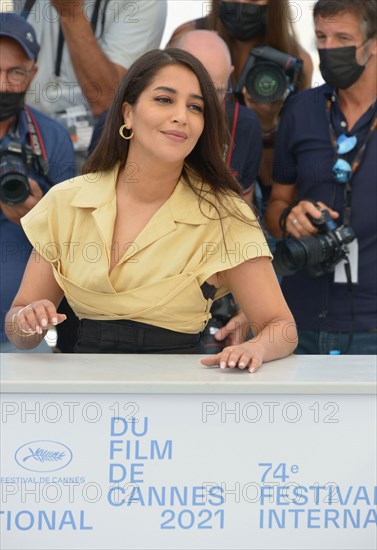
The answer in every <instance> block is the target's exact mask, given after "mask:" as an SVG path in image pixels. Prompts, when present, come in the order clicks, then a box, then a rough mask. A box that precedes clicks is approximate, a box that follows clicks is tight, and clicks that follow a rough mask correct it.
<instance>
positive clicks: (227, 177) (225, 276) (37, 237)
mask: <svg viewBox="0 0 377 550" xmlns="http://www.w3.org/2000/svg"><path fill="white" fill-rule="evenodd" d="M224 124H225V123H224V118H223V113H222V110H221V106H220V104H219V101H218V99H217V97H216V91H215V88H214V86H213V84H212V82H211V79H210V77H209V75H208V73H207V72H206V70H205V69H204V67H203V66H202V65H201V63H200V62H199V61H198V60H197V59H196V58H195V57H193V56H191V55H190V54H188V53H186V52H183V51H182V50H178V49H170V50H168V51H160V50H154V51H152V52H149V53H147V54H145V55H144V56H142V57H141V58H140V59H139V60H138V61H136V62H135V63H134V64H133V65H132V66H131V67H130V69H129V70H128V71H127V73H126V75H125V77H124V78H123V80H122V82H121V84H120V87H119V89H118V91H117V94H116V97H115V99H114V102H113V104H112V107H111V109H110V112H109V116H108V118H107V122H106V127H105V130H104V133H103V135H102V137H101V139H100V141H99V143H98V146H97V148H96V149H95V150H94V152H93V154H92V155H91V156H90V157H89V159H88V161H87V163H86V165H85V168H84V170H85V174H84V175H83V176H80V177H78V178H75V179H74V180H72V181H67V182H64V183H63V184H61V185H59V186H56V187H55V188H53V189H52V190H51V191H50V192H49V193H48V194H47V195H46V197H45V198H44V199H43V200H42V201H40V203H38V207H37V208H35V209H33V210H32V211H31V212H30V214H29V215H27V216H26V217H24V218H23V220H22V224H23V227H24V230H25V232H26V234H27V236H28V238H29V239H30V241H31V242H32V243H33V245H34V249H35V251H34V254H33V255H32V258H31V260H30V262H29V264H28V266H27V268H26V271H25V274H24V278H23V281H22V284H21V287H20V290H19V292H18V294H17V296H16V298H15V299H14V302H13V304H12V308H11V310H10V311H9V312H8V315H7V335H8V337H9V338H10V339H11V340H12V342H13V343H14V344H15V345H16V346H18V347H20V348H23V349H31V348H33V347H35V346H36V345H37V344H38V343H39V342H40V340H41V339H42V338H43V337H44V335H45V334H46V330H47V329H48V327H49V326H52V325H57V324H59V323H60V322H63V321H64V318H65V317H64V315H60V314H58V313H57V310H56V308H57V306H58V304H59V302H60V300H61V298H62V296H63V294H64V295H65V296H66V298H67V300H68V302H69V304H70V305H71V307H72V309H73V310H74V312H75V313H76V315H77V316H78V317H79V319H80V333H79V339H78V342H77V344H76V351H77V352H79V353H198V352H199V350H200V339H201V332H202V330H203V328H204V327H205V325H206V323H207V321H208V319H209V318H210V313H209V310H210V306H211V304H212V302H213V300H215V299H216V298H218V297H221V296H223V295H225V294H226V293H227V292H229V291H231V292H232V293H233V295H234V296H235V297H236V299H237V300H238V302H239V303H240V304H241V306H242V308H243V311H244V313H245V314H246V316H247V318H248V320H249V322H250V327H249V328H250V329H251V330H252V331H253V334H254V337H253V338H252V339H251V340H249V341H247V342H244V343H242V344H238V345H237V344H236V345H233V346H229V347H227V348H225V349H224V350H223V351H222V352H221V353H218V354H216V355H213V356H208V357H206V358H205V359H202V363H203V364H205V365H216V364H220V366H221V367H222V368H225V367H231V368H233V367H235V366H238V367H239V368H241V369H245V368H247V369H248V370H249V371H250V372H254V371H255V370H256V369H257V368H258V367H259V366H260V365H261V363H262V362H263V361H269V360H272V359H277V358H279V357H283V356H286V355H288V354H289V353H291V352H292V351H293V349H294V347H295V345H296V329H295V325H294V321H293V318H292V316H291V314H290V311H289V309H288V307H287V305H286V303H285V301H284V298H283V297H282V294H281V292H280V287H279V284H278V282H277V280H276V277H275V274H274V271H273V268H272V266H271V261H270V252H269V250H268V247H267V245H266V243H265V239H264V237H263V234H262V232H261V230H260V228H259V226H258V224H257V222H256V219H255V216H254V214H253V212H252V211H251V209H250V207H249V206H248V205H247V204H246V203H245V202H244V201H243V200H242V199H241V198H240V196H239V192H240V189H239V186H238V183H237V182H236V180H235V179H234V178H233V176H232V175H231V174H230V172H229V171H228V169H227V168H226V165H225V163H224V161H223V143H224V141H225V139H224V135H225V127H224ZM272 336H273V337H272Z"/></svg>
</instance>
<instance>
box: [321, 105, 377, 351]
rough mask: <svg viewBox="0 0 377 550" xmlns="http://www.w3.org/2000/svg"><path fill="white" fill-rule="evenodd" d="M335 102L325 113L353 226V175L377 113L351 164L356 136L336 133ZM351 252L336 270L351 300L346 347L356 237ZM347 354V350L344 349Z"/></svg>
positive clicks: (335, 168)
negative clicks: (333, 121) (333, 107)
mask: <svg viewBox="0 0 377 550" xmlns="http://www.w3.org/2000/svg"><path fill="white" fill-rule="evenodd" d="M334 101H335V97H334V96H333V95H332V96H331V97H329V98H327V101H326V114H327V118H328V123H329V133H330V139H331V144H332V147H333V150H334V164H333V168H332V173H333V178H334V182H336V183H340V184H342V185H344V207H343V225H344V226H346V227H347V226H348V227H349V226H350V223H351V197H352V178H353V175H354V174H355V172H356V170H357V169H358V168H359V166H360V164H361V162H362V160H363V158H364V154H365V151H366V148H367V145H368V143H369V140H370V139H371V137H372V135H373V133H374V132H375V130H376V128H377V113H375V114H374V116H373V119H372V122H371V124H370V127H369V130H368V134H367V136H366V138H365V140H364V143H363V144H362V145H361V147H360V148H359V150H358V151H357V153H356V155H355V158H354V159H353V161H352V163H349V162H348V161H347V160H345V159H344V158H342V157H343V156H344V155H346V154H348V153H350V152H351V151H353V150H354V149H355V147H356V146H357V141H358V140H357V137H356V136H355V135H352V134H350V133H348V132H346V133H342V134H340V135H339V136H337V135H336V132H335V129H334V126H333V124H332V121H331V108H332V105H333V103H334ZM347 247H348V251H347V254H346V257H345V258H344V259H342V260H341V261H340V262H339V263H338V264H337V265H336V266H335V272H334V283H346V284H347V292H348V295H349V297H350V302H351V327H350V335H349V342H348V346H347V350H348V349H349V347H350V346H351V344H352V337H353V324H354V307H353V299H352V283H357V282H358V252H359V251H358V242H357V238H356V239H354V240H353V241H352V242H351V243H349V244H348V245H347ZM344 353H346V352H344Z"/></svg>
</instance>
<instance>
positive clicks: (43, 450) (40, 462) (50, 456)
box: [14, 440, 73, 472]
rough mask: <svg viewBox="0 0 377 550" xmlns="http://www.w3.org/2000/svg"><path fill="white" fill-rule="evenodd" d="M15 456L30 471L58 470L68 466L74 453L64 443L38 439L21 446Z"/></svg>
mask: <svg viewBox="0 0 377 550" xmlns="http://www.w3.org/2000/svg"><path fill="white" fill-rule="evenodd" d="M14 457H15V460H16V462H17V464H18V465H19V466H21V468H24V469H25V470H29V471H30V472H56V471H57V470H61V469H62V468H65V467H66V466H68V464H69V463H70V462H71V460H72V457H73V455H72V451H71V449H69V448H68V447H67V446H66V445H63V443H59V442H58V441H49V440H38V441H30V442H29V443H25V445H22V446H21V447H19V448H18V449H17V451H16V452H15V455H14Z"/></svg>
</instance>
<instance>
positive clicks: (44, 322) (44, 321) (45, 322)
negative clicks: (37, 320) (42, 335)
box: [41, 319, 47, 327]
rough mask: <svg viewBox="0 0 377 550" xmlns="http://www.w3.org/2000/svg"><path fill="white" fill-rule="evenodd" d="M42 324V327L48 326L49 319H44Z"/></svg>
mask: <svg viewBox="0 0 377 550" xmlns="http://www.w3.org/2000/svg"><path fill="white" fill-rule="evenodd" d="M41 325H42V327H47V321H46V319H42V321H41Z"/></svg>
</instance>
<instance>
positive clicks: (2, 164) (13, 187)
mask: <svg viewBox="0 0 377 550" xmlns="http://www.w3.org/2000/svg"><path fill="white" fill-rule="evenodd" d="M29 195H30V185H29V181H28V177H27V168H26V164H25V162H24V153H23V150H22V147H21V145H20V144H18V143H14V142H11V143H10V144H9V145H8V149H7V151H5V152H3V153H2V155H1V157H0V201H2V202H5V203H7V204H10V205H14V204H21V203H22V202H25V200H26V199H27V198H28V196H29Z"/></svg>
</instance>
